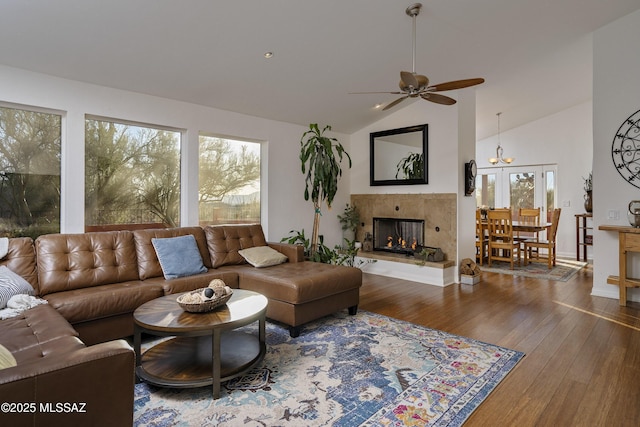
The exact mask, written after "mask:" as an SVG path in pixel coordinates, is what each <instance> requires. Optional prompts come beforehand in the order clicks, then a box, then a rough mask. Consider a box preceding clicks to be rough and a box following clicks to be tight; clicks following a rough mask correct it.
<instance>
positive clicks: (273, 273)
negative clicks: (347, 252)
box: [0, 224, 362, 425]
mask: <svg viewBox="0 0 640 427" xmlns="http://www.w3.org/2000/svg"><path fill="white" fill-rule="evenodd" d="M186 234H191V235H193V236H194V237H195V240H196V244H197V246H198V250H199V252H200V255H201V257H202V260H203V264H204V266H205V267H206V268H207V271H206V272H204V273H200V274H197V275H193V276H189V277H180V278H176V279H170V280H166V279H165V278H164V276H163V271H162V268H161V265H160V262H159V261H158V257H157V255H156V252H155V249H154V247H153V245H152V243H151V239H152V238H154V237H157V238H167V237H177V236H183V235H186ZM266 245H268V246H270V247H272V248H274V249H276V250H278V251H279V252H282V253H284V254H285V255H286V256H287V258H288V261H287V262H286V263H284V264H279V265H275V266H270V267H265V268H256V267H253V266H251V265H250V264H247V263H246V261H245V260H244V258H242V257H241V256H240V255H239V253H238V251H239V250H241V249H246V248H250V247H255V246H266ZM0 265H6V266H7V267H8V268H9V269H11V270H12V271H14V272H16V273H17V274H19V275H21V276H22V277H24V278H25V279H26V280H27V281H29V282H30V283H31V285H32V286H33V287H34V289H35V290H36V295H37V296H39V297H40V298H43V299H46V300H47V301H48V304H47V305H41V306H37V307H35V308H33V309H31V310H28V311H26V312H24V313H23V314H22V315H21V316H19V317H16V318H12V319H8V320H3V321H0V344H2V345H4V346H5V347H7V348H8V349H9V350H10V351H11V352H12V353H13V354H14V356H15V358H16V361H17V363H18V366H16V367H14V368H8V369H4V370H0V401H10V402H16V401H17V400H16V399H21V400H23V401H24V402H36V400H35V399H38V400H37V401H38V402H40V401H42V402H62V400H61V399H62V397H63V396H64V401H67V400H68V399H75V398H76V397H77V399H79V400H78V402H87V406H89V404H90V403H91V406H90V408H88V409H91V414H92V415H93V416H96V418H91V419H90V418H87V417H84V418H68V417H67V418H65V415H66V416H70V415H73V414H68V413H67V414H64V413H63V414H55V415H56V416H54V417H53V418H51V414H48V418H46V420H47V423H46V424H47V425H55V424H56V423H59V424H60V425H65V424H66V425H69V421H70V420H72V419H74V420H76V421H75V423H76V424H77V421H80V423H81V424H85V425H103V424H104V425H126V424H127V422H125V423H124V424H123V423H122V420H132V414H133V382H134V364H135V361H134V356H133V352H132V350H131V348H130V346H129V345H128V344H127V343H126V342H125V341H123V340H121V338H126V337H128V336H131V335H132V334H133V312H134V310H135V309H136V308H137V307H139V306H140V305H141V304H143V303H145V302H147V301H150V300H152V299H154V298H157V297H160V296H163V295H167V294H172V293H177V292H184V291H190V290H194V289H197V288H201V287H205V286H207V284H208V283H209V282H210V281H211V280H212V279H214V278H220V279H222V280H224V281H225V282H226V284H227V285H228V286H230V287H231V288H241V289H248V290H253V291H256V292H260V293H262V294H264V295H265V296H266V297H267V298H268V300H269V304H268V308H267V317H268V318H269V319H271V320H275V321H277V322H280V323H283V324H285V325H287V326H288V327H289V332H290V334H291V336H292V337H295V336H297V335H298V334H299V332H300V327H301V325H303V324H304V323H307V322H309V321H311V320H315V319H318V318H320V317H322V316H325V315H328V314H330V313H333V312H335V311H338V310H341V309H345V308H348V309H349V313H350V314H355V312H356V310H357V306H358V302H359V292H360V286H361V285H362V272H361V271H360V270H359V269H357V268H353V267H345V266H335V265H327V264H321V263H314V262H309V261H305V260H304V256H303V249H302V247H299V246H295V245H288V244H282V243H267V242H266V240H265V237H264V233H263V231H262V227H261V226H260V225H258V224H255V225H232V226H209V227H205V228H201V227H180V228H172V229H147V230H135V231H108V232H91V233H84V234H49V235H43V236H40V237H38V238H37V239H36V241H35V243H34V242H33V241H32V240H31V239H30V238H15V239H10V241H9V253H8V255H7V256H6V257H5V258H4V259H2V260H0ZM100 343H102V344H100ZM22 415H23V416H21V417H18V418H16V419H15V420H14V421H16V423H11V424H12V425H37V424H38V423H35V422H36V421H38V417H39V416H42V415H43V414H42V413H41V412H39V411H36V413H34V414H31V416H32V417H24V414H22ZM83 415H85V416H86V415H87V414H83ZM4 416H5V414H0V417H2V419H3V420H4ZM56 417H57V418H56ZM114 417H115V418H114ZM25 420H26V421H25ZM105 420H108V421H109V422H108V423H105ZM85 421H86V422H85ZM34 423H35V424H34Z"/></svg>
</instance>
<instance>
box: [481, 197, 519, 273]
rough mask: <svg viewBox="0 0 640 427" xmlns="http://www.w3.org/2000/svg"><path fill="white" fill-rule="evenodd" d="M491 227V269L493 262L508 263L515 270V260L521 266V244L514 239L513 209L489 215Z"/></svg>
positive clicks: (488, 219) (493, 212)
mask: <svg viewBox="0 0 640 427" xmlns="http://www.w3.org/2000/svg"><path fill="white" fill-rule="evenodd" d="M487 223H488V226H489V267H491V263H492V262H493V261H507V262H509V263H510V264H511V269H512V270H513V264H514V259H515V260H517V262H518V265H520V243H519V242H517V241H516V240H515V239H514V235H513V220H512V217H511V209H494V210H491V211H489V212H488V213H487Z"/></svg>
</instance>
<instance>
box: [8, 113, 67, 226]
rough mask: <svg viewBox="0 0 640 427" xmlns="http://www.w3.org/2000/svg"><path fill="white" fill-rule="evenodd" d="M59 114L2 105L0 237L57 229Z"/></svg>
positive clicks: (60, 124)
mask: <svg viewBox="0 0 640 427" xmlns="http://www.w3.org/2000/svg"><path fill="white" fill-rule="evenodd" d="M61 134H62V116H61V115H60V114H53V113H47V112H38V111H31V110H26V109H19V108H11V107H0V234H2V235H6V236H10V237H18V236H29V237H32V238H35V237H37V236H39V235H41V234H46V233H57V232H59V231H60V147H61V146H60V141H61Z"/></svg>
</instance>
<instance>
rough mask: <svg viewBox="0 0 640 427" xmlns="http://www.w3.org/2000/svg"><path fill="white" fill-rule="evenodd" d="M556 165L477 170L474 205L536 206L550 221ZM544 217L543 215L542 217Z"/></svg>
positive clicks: (554, 201) (555, 195) (554, 196)
mask: <svg viewBox="0 0 640 427" xmlns="http://www.w3.org/2000/svg"><path fill="white" fill-rule="evenodd" d="M557 176H558V172H557V165H537V166H508V167H499V168H482V169H478V174H477V175H476V205H477V206H478V207H481V206H484V207H489V208H502V207H511V209H512V211H513V214H514V216H515V215H517V214H518V209H519V208H537V207H539V208H540V212H545V213H546V218H547V221H551V213H552V212H553V209H554V208H555V207H556V206H557V182H556V181H557V179H556V178H557ZM543 218H544V217H543Z"/></svg>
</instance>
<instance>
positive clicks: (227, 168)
mask: <svg viewBox="0 0 640 427" xmlns="http://www.w3.org/2000/svg"><path fill="white" fill-rule="evenodd" d="M199 151H200V153H199V154H200V165H199V182H200V185H199V189H200V191H199V223H200V225H202V226H204V225H213V224H247V223H259V222H260V143H257V142H248V141H241V140H233V139H226V138H219V137H214V136H207V135H200V150H199Z"/></svg>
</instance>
